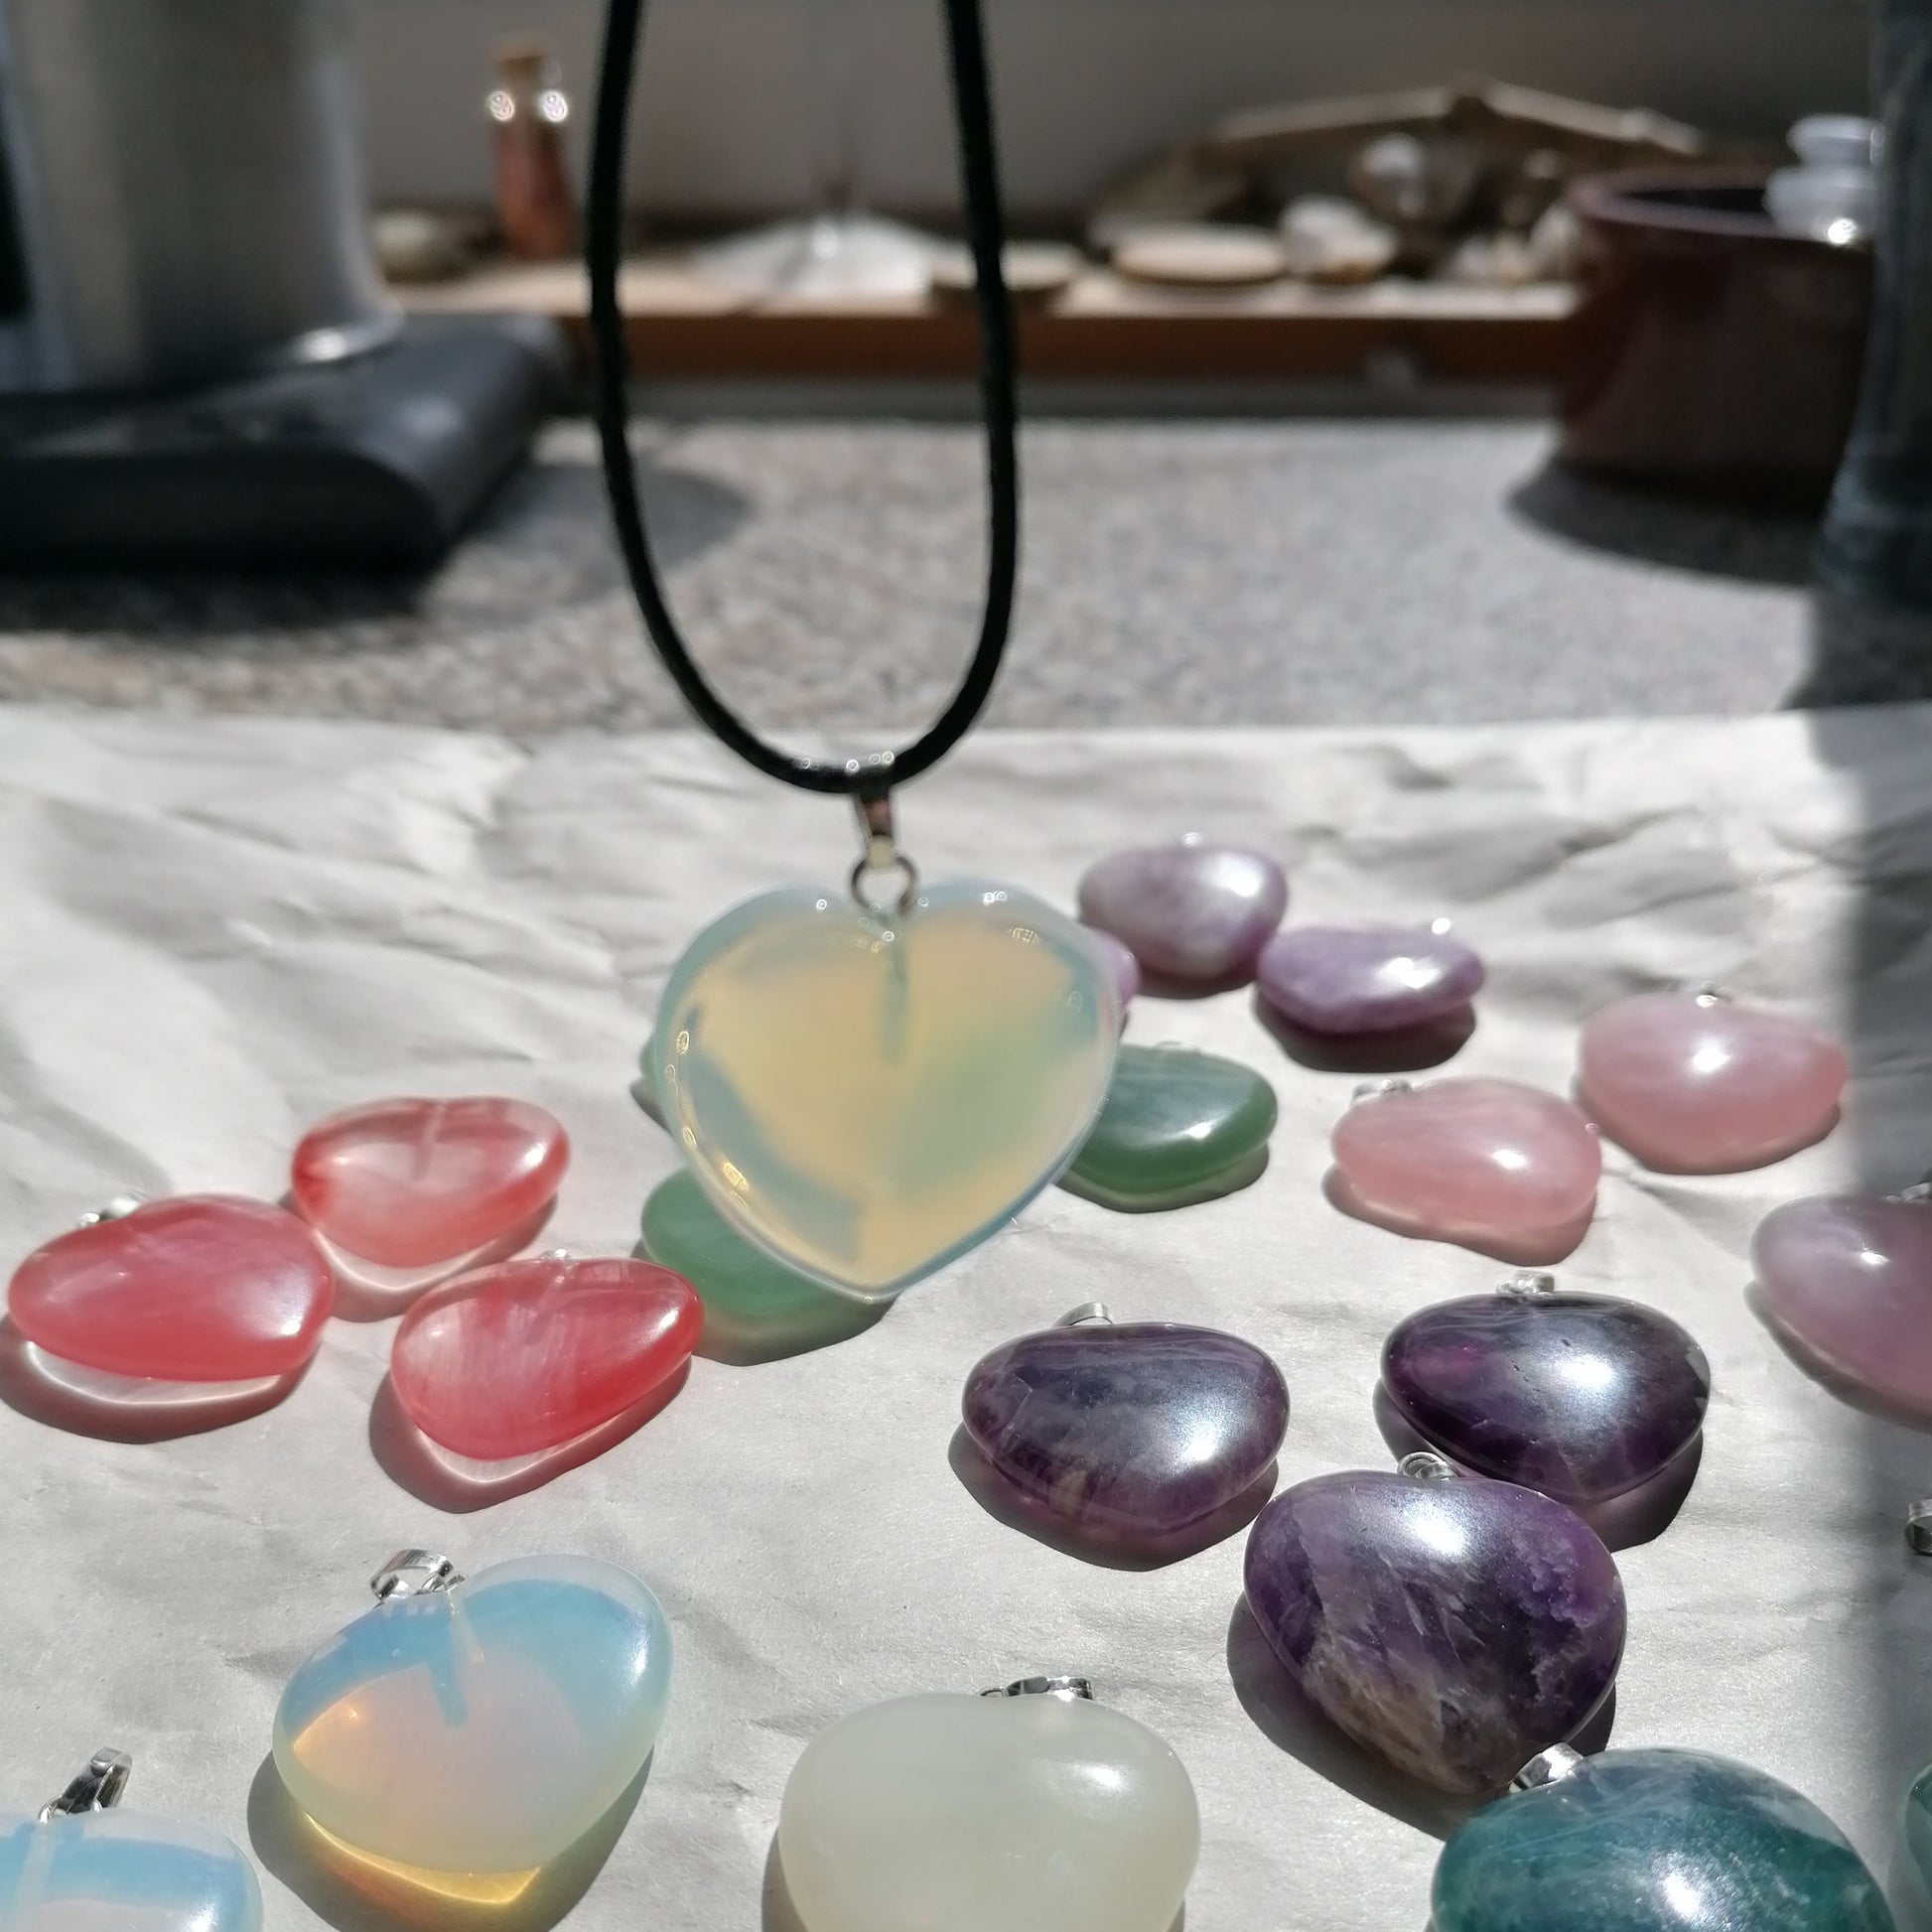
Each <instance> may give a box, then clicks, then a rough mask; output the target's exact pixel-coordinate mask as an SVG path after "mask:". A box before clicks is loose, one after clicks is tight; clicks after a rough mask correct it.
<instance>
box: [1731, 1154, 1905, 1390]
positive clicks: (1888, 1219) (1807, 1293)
mask: <svg viewBox="0 0 1932 1932" xmlns="http://www.w3.org/2000/svg"><path fill="white" fill-rule="evenodd" d="M1927 1193H1928V1190H1927V1189H1926V1188H1924V1187H1914V1188H1909V1189H1907V1190H1906V1192H1905V1193H1904V1194H1902V1195H1898V1196H1896V1197H1894V1198H1892V1199H1889V1200H1870V1199H1865V1198H1863V1197H1862V1196H1859V1195H1856V1194H1818V1195H1813V1196H1810V1197H1809V1198H1807V1199H1804V1200H1795V1201H1788V1202H1787V1203H1786V1204H1785V1205H1784V1206H1782V1207H1778V1208H1774V1209H1773V1210H1772V1211H1771V1212H1770V1213H1769V1214H1767V1215H1766V1216H1765V1217H1764V1219H1763V1220H1762V1221H1761V1222H1760V1223H1759V1224H1758V1229H1757V1232H1756V1234H1755V1235H1753V1236H1752V1238H1751V1261H1752V1265H1753V1267H1754V1269H1755V1272H1756V1275H1757V1287H1758V1293H1759V1296H1760V1298H1761V1302H1762V1307H1763V1310H1764V1311H1765V1313H1767V1314H1768V1315H1769V1316H1770V1317H1771V1319H1772V1320H1773V1321H1774V1322H1775V1323H1776V1324H1777V1326H1778V1327H1780V1328H1782V1329H1783V1330H1784V1331H1785V1332H1786V1333H1787V1334H1788V1335H1790V1336H1791V1337H1792V1338H1793V1339H1794V1340H1795V1341H1796V1342H1797V1343H1798V1344H1799V1345H1800V1347H1801V1348H1802V1349H1804V1350H1805V1351H1806V1352H1807V1353H1808V1354H1809V1355H1810V1356H1812V1357H1813V1358H1814V1359H1815V1360H1816V1361H1818V1362H1820V1363H1822V1364H1823V1365H1824V1366H1825V1367H1827V1368H1829V1369H1831V1370H1833V1371H1834V1372H1835V1373H1837V1374H1839V1375H1842V1376H1844V1377H1846V1378H1847V1379H1848V1380H1849V1381H1852V1382H1856V1383H1859V1384H1861V1385H1863V1387H1864V1388H1865V1389H1868V1390H1869V1391H1870V1392H1871V1393H1872V1394H1874V1395H1876V1396H1878V1397H1879V1398H1880V1399H1881V1400H1883V1401H1885V1402H1888V1403H1891V1404H1893V1405H1894V1406H1896V1407H1898V1408H1901V1409H1904V1410H1907V1411H1909V1412H1910V1413H1912V1414H1914V1415H1917V1416H1923V1417H1928V1418H1932V1200H1928V1199H1927Z"/></svg>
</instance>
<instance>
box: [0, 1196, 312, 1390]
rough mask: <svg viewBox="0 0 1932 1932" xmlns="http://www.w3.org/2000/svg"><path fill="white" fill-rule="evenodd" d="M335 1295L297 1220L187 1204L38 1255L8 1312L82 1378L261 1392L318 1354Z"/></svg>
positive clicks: (261, 1208)
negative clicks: (259, 1387)
mask: <svg viewBox="0 0 1932 1932" xmlns="http://www.w3.org/2000/svg"><path fill="white" fill-rule="evenodd" d="M334 1294H335V1281H334V1277H333V1276H332V1275H331V1274H330V1271H329V1263H328V1262H327V1260H325V1259H324V1257H323V1253H322V1250H321V1249H320V1248H318V1247H317V1246H316V1242H315V1237H314V1236H313V1235H312V1234H311V1233H310V1232H309V1230H308V1229H307V1228H305V1227H304V1226H303V1225H302V1223H301V1222H300V1221H298V1220H297V1219H296V1218H295V1216H294V1215H293V1214H287V1213H284V1212H283V1210H282V1209H281V1208H279V1207H270V1206H269V1205H268V1204H267V1203H266V1202H263V1201H252V1200H237V1199H233V1198H230V1197H229V1196H227V1195H224V1194H182V1195H178V1196H176V1197H175V1198H174V1199H171V1200H158V1201H150V1202H148V1203H147V1204H146V1205H145V1206H142V1207H137V1208H135V1209H134V1211H133V1212H132V1213H130V1214H123V1215H120V1216H118V1217H117V1218H115V1219H113V1220H106V1221H101V1222H98V1223H97V1224H96V1225H94V1226H92V1227H84V1228H76V1229H74V1230H73V1232H72V1233H70V1234H64V1235H61V1236H60V1237H59V1238H58V1239H56V1240H53V1241H50V1242H49V1243H48V1244H47V1245H46V1247H44V1248H37V1249H36V1250H35V1251H34V1252H33V1253H32V1254H31V1255H29V1256H28V1257H27V1259H26V1260H25V1261H23V1262H22V1263H21V1264H20V1267H19V1268H18V1269H17V1270H16V1271H15V1274H14V1278H13V1282H12V1284H11V1285H10V1287H9V1288H8V1290H7V1307H8V1311H9V1312H10V1313H11V1314H12V1316H13V1320H14V1325H15V1326H16V1327H17V1328H18V1329H19V1330H20V1331H21V1333H22V1334H24V1335H25V1336H26V1337H27V1339H28V1340H29V1341H31V1342H33V1343H35V1344H36V1345H37V1346H39V1347H41V1348H44V1349H46V1350H47V1352H48V1353H49V1354H50V1355H58V1356H60V1357H61V1358H62V1359H63V1360H64V1361H69V1362H78V1363H80V1364H81V1366H83V1367H85V1368H92V1369H100V1370H104V1371H105V1372H106V1373H108V1374H110V1375H128V1376H140V1377H144V1378H147V1379H149V1380H153V1381H164V1382H251V1381H255V1380H257V1379H259V1378H262V1377H272V1376H280V1375H287V1374H290V1373H292V1372H293V1371H294V1370H296V1369H299V1368H300V1367H301V1366H302V1364H303V1363H304V1362H306V1361H307V1360H308V1359H309V1357H310V1356H311V1355H313V1354H314V1353H315V1351H316V1343H317V1341H318V1340H319V1338H320V1337H321V1334H322V1324H323V1322H324V1321H325V1320H326V1319H327V1318H328V1314H329V1305H330V1302H331V1300H332V1299H333V1297H334Z"/></svg>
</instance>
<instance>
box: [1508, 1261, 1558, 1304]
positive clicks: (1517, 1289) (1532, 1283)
mask: <svg viewBox="0 0 1932 1932" xmlns="http://www.w3.org/2000/svg"><path fill="white" fill-rule="evenodd" d="M1556 1292H1557V1278H1556V1277H1555V1276H1554V1275H1553V1274H1551V1273H1550V1272H1549V1270H1548V1269H1547V1268H1519V1269H1517V1271H1516V1272H1515V1274H1513V1275H1512V1276H1510V1278H1509V1279H1508V1281H1506V1282H1498V1283H1497V1284H1496V1293H1497V1294H1498V1295H1500V1296H1501V1297H1502V1298H1503V1300H1504V1301H1506V1302H1547V1301H1548V1300H1549V1299H1550V1297H1551V1296H1553V1295H1554V1294H1555V1293H1556Z"/></svg>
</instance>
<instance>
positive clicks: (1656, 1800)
mask: <svg viewBox="0 0 1932 1932" xmlns="http://www.w3.org/2000/svg"><path fill="white" fill-rule="evenodd" d="M1519 1782H1520V1784H1521V1786H1522V1788H1519V1789H1518V1790H1517V1791H1515V1792H1514V1793H1512V1794H1511V1795H1510V1796H1508V1797H1506V1798H1500V1799H1498V1800H1497V1801H1496V1803H1494V1804H1493V1805H1488V1806H1485V1807H1484V1808H1483V1809H1482V1810H1481V1811H1479V1812H1477V1813H1476V1815H1475V1816H1474V1817H1473V1818H1471V1819H1470V1820H1469V1821H1468V1822H1467V1823H1466V1824H1465V1825H1463V1826H1462V1827H1461V1829H1460V1830H1459V1831H1457V1832H1456V1834H1455V1836H1454V1837H1453V1838H1451V1839H1450V1840H1449V1844H1448V1845H1447V1846H1445V1847H1444V1849H1443V1856H1442V1857H1441V1859H1440V1860H1438V1861H1437V1864H1436V1882H1435V1887H1434V1894H1433V1901H1432V1902H1433V1904H1434V1908H1435V1919H1434V1923H1435V1928H1436V1932H1893V1927H1892V1915H1891V1910H1890V1908H1889V1907H1888V1906H1887V1905H1886V1903H1885V1899H1884V1894H1883V1892H1882V1891H1880V1889H1879V1887H1878V1882H1877V1880H1876V1879H1875V1878H1873V1876H1872V1875H1871V1873H1870V1872H1869V1871H1868V1870H1867V1869H1866V1868H1865V1865H1864V1863H1863V1861H1862V1860H1861V1859H1860V1857H1859V1855H1858V1853H1856V1852H1855V1851H1854V1850H1853V1849H1852V1847H1851V1845H1850V1843H1849V1842H1848V1841H1847V1839H1846V1837H1845V1834H1844V1833H1843V1832H1841V1831H1840V1830H1839V1829H1838V1827H1837V1826H1836V1825H1834V1824H1833V1823H1832V1821H1831V1820H1830V1819H1829V1818H1827V1817H1826V1816H1825V1814H1824V1813H1823V1812H1822V1811H1820V1810H1819V1809H1818V1807H1817V1806H1816V1805H1814V1804H1812V1803H1811V1802H1810V1800H1809V1799H1807V1798H1804V1797H1802V1796H1800V1794H1799V1793H1797V1792H1796V1791H1794V1790H1792V1789H1791V1787H1790V1786H1789V1785H1788V1784H1780V1783H1779V1782H1778V1781H1777V1779H1776V1778H1771V1777H1766V1776H1765V1774H1764V1773H1763V1772H1762V1771H1758V1770H1753V1769H1752V1768H1751V1766H1749V1765H1748V1764H1738V1763H1735V1762H1733V1761H1732V1760H1731V1759H1729V1758H1726V1757H1714V1756H1711V1755H1709V1754H1707V1753H1706V1752H1703V1751H1684V1750H1629V1751H1622V1750H1615V1751H1605V1752H1603V1753H1602V1755H1601V1756H1600V1757H1580V1756H1578V1755H1577V1753H1576V1752H1575V1751H1551V1752H1549V1753H1548V1754H1547V1757H1546V1758H1544V1759H1542V1760H1540V1761H1538V1762H1537V1763H1534V1764H1532V1765H1530V1766H1528V1767H1526V1769H1525V1770H1524V1772H1523V1774H1522V1778H1521V1780H1520V1781H1519Z"/></svg>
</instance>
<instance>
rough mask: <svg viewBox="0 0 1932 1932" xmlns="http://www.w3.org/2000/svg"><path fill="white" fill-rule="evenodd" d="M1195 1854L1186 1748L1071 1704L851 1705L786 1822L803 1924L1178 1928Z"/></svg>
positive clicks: (793, 1888)
mask: <svg viewBox="0 0 1932 1932" xmlns="http://www.w3.org/2000/svg"><path fill="white" fill-rule="evenodd" d="M1199 1850H1200V1814H1199V1811H1198V1809H1197V1807H1196V1805H1195V1801H1194V1787H1193V1785H1192V1784H1191V1783H1190V1782H1189V1780H1188V1777H1187V1773H1186V1771H1185V1769H1183V1768H1182V1765H1181V1762H1180V1760H1179V1758H1177V1757H1176V1756H1175V1755H1174V1754H1173V1749H1172V1748H1171V1747H1170V1746H1169V1745H1168V1744H1167V1743H1166V1742H1165V1741H1164V1740H1163V1739H1162V1738H1160V1737H1157V1736H1156V1735H1155V1734H1154V1732H1153V1731H1151V1730H1149V1729H1148V1728H1147V1726H1146V1725H1139V1724H1136V1723H1135V1722H1134V1720H1133V1719H1132V1718H1129V1717H1126V1716H1124V1715H1123V1714H1122V1713H1120V1712H1118V1711H1112V1710H1109V1709H1108V1708H1107V1707H1106V1706H1105V1705H1099V1704H1089V1703H1084V1702H1067V1701H1064V1700H1062V1699H1060V1698H1057V1697H1018V1698H1006V1697H995V1698H976V1697H962V1696H959V1695H956V1694H954V1695H944V1694H941V1695H935V1696H927V1697H909V1698H897V1699H895V1700H894V1701H893V1702H892V1703H890V1704H875V1705H873V1706H872V1707H871V1708H870V1709H868V1710H865V1711H859V1712H855V1713H854V1714H853V1715H852V1716H851V1717H849V1718H844V1719H841V1720H840V1722H839V1723H837V1724H835V1725H832V1727H831V1728H830V1729H829V1730H826V1731H822V1732H820V1734H819V1735H818V1736H817V1737H815V1738H814V1739H813V1740H812V1742H811V1743H810V1744H809V1745H807V1746H806V1749H805V1754H804V1755H803V1756H802V1757H801V1758H800V1759H799V1760H798V1762H797V1764H796V1766H795V1767H794V1768H793V1770H792V1773H791V1778H790V1781H789V1782H788V1783H787V1784H786V1786H785V1795H784V1802H783V1804H782V1806H781V1807H780V1809H779V1813H778V1859H779V1863H781V1865H782V1866H783V1868H784V1881H785V1888H786V1890H787V1891H788V1892H789V1893H790V1896H791V1902H792V1905H793V1906H794V1907H795V1909H796V1911H797V1914H798V1917H799V1918H800V1920H801V1921H802V1922H803V1923H804V1925H805V1927H806V1928H807V1932H909V1928H911V1927H913V1926H917V1927H918V1928H919V1932H1169V1928H1170V1927H1171V1926H1172V1925H1173V1920H1174V1917H1175V1915H1176V1913H1178V1911H1179V1910H1180V1902H1181V1899H1182V1897H1183V1896H1184V1895H1185V1893H1186V1890H1187V1881H1188V1879H1189V1878H1190V1877H1192V1875H1193V1870H1194V1860H1195V1858H1196V1856H1197V1855H1198V1853H1199Z"/></svg>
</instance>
